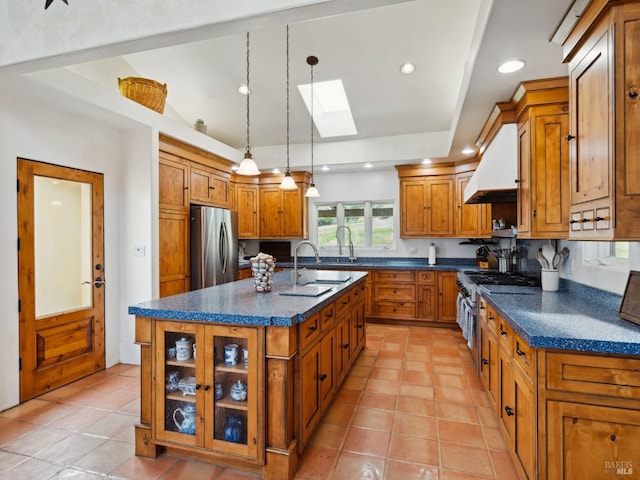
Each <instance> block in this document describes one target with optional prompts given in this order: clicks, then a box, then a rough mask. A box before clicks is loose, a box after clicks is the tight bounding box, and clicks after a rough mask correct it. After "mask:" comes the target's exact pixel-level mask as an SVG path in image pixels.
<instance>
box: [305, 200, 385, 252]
mask: <svg viewBox="0 0 640 480" xmlns="http://www.w3.org/2000/svg"><path fill="white" fill-rule="evenodd" d="M316 212H317V218H318V222H317V225H316V229H317V230H316V234H317V236H316V238H317V240H318V246H320V247H337V246H338V241H337V239H336V229H337V228H338V227H339V226H341V225H343V226H345V227H349V230H351V241H352V242H353V245H354V246H355V247H360V248H392V247H393V246H394V245H395V221H394V203H393V202H375V203H374V202H359V203H342V202H338V203H335V204H325V205H320V204H316ZM339 234H340V241H341V242H342V244H343V245H345V244H346V243H347V242H348V233H347V232H344V231H341V232H339Z"/></svg>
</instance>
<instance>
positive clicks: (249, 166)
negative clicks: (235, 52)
mask: <svg viewBox="0 0 640 480" xmlns="http://www.w3.org/2000/svg"><path fill="white" fill-rule="evenodd" d="M250 97H251V89H250V88H249V32H247V151H246V152H245V154H244V159H243V160H242V162H240V166H239V167H238V170H236V173H237V174H238V175H248V176H249V175H253V176H255V175H260V170H258V166H257V165H256V162H255V161H254V160H253V156H252V155H251V143H250V142H249V125H250V122H249V119H250V116H249V112H250V108H249V98H250Z"/></svg>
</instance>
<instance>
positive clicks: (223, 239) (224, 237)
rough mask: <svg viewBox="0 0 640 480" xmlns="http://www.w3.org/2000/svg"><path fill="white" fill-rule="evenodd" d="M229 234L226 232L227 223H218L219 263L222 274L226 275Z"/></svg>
mask: <svg viewBox="0 0 640 480" xmlns="http://www.w3.org/2000/svg"><path fill="white" fill-rule="evenodd" d="M228 237H229V234H228V232H227V224H226V223H225V222H222V223H221V224H220V239H219V241H220V244H219V251H220V263H221V264H222V274H223V275H226V274H227V270H228V269H229V245H228V241H229V239H228Z"/></svg>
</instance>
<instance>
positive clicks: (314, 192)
mask: <svg viewBox="0 0 640 480" xmlns="http://www.w3.org/2000/svg"><path fill="white" fill-rule="evenodd" d="M307 64H308V65H309V66H310V67H311V109H310V110H311V183H310V185H309V189H308V190H307V193H305V194H304V196H305V197H319V196H320V192H318V189H317V188H316V184H315V182H314V179H313V66H314V65H317V64H318V57H314V56H313V55H311V56H309V57H307Z"/></svg>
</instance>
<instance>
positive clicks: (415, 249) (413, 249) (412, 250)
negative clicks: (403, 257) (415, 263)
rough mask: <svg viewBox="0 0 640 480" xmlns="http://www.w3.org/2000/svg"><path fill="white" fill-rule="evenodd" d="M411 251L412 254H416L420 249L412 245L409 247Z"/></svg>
mask: <svg viewBox="0 0 640 480" xmlns="http://www.w3.org/2000/svg"><path fill="white" fill-rule="evenodd" d="M409 253H410V254H411V255H415V254H416V253H418V249H417V248H416V247H411V248H410V249H409Z"/></svg>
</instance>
